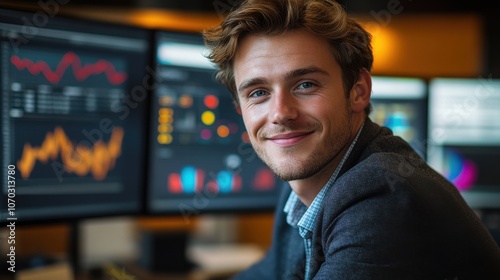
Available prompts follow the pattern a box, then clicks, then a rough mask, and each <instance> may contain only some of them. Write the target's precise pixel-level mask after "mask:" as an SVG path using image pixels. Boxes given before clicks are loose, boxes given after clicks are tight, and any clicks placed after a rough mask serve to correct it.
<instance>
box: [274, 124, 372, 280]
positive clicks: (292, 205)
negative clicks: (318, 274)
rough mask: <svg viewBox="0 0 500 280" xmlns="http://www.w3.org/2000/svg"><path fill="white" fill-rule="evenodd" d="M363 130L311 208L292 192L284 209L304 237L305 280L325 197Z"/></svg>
mask: <svg viewBox="0 0 500 280" xmlns="http://www.w3.org/2000/svg"><path fill="white" fill-rule="evenodd" d="M362 129H363V126H361V128H360V129H359V131H358V133H357V134H356V137H355V138H354V140H353V141H352V143H351V145H350V146H349V149H347V152H346V153H345V155H344V156H343V157H342V160H341V161H340V163H339V165H338V166H337V168H336V169H335V172H333V174H332V176H331V177H330V179H329V180H328V182H327V183H326V184H325V185H324V186H323V188H321V190H320V191H319V193H318V194H317V195H316V197H315V198H314V200H313V202H312V203H311V205H310V206H309V207H306V206H305V205H304V203H302V201H301V200H300V199H299V197H298V196H297V194H295V192H293V191H292V192H291V193H290V196H289V197H288V200H287V202H286V204H285V207H284V209H283V211H284V212H285V213H287V217H286V221H287V223H288V224H289V225H290V226H292V227H294V228H298V229H299V234H300V236H302V238H303V239H304V245H305V250H306V267H305V272H304V279H305V280H309V279H311V275H310V267H311V253H312V231H313V228H314V224H315V222H316V216H317V215H318V212H319V209H320V208H321V205H322V204H323V199H324V197H325V194H326V191H327V190H328V189H329V188H330V187H331V186H332V185H333V183H334V182H335V180H336V179H337V176H338V174H339V172H340V170H341V169H342V166H343V165H344V162H345V161H346V159H347V157H349V155H350V154H351V151H352V149H353V147H354V145H355V144H356V142H357V141H358V138H359V135H360V134H361V130H362Z"/></svg>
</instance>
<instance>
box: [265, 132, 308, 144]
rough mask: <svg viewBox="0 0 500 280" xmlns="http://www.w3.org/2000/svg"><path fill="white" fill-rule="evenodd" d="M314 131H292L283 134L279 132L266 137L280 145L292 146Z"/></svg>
mask: <svg viewBox="0 0 500 280" xmlns="http://www.w3.org/2000/svg"><path fill="white" fill-rule="evenodd" d="M311 133H312V132H310V131H306V132H290V133H283V134H277V135H275V136H272V137H267V138H266V139H267V140H269V141H271V142H273V143H274V144H276V145H278V146H283V147H286V146H292V145H295V144H297V143H298V142H300V141H301V140H302V139H304V138H306V137H307V136H308V135H310V134H311Z"/></svg>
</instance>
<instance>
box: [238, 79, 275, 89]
mask: <svg viewBox="0 0 500 280" xmlns="http://www.w3.org/2000/svg"><path fill="white" fill-rule="evenodd" d="M265 83H268V81H267V79H265V78H253V79H249V80H246V81H243V82H242V83H241V84H240V86H239V87H238V92H242V91H244V90H245V89H247V88H249V87H252V86H254V85H258V84H265Z"/></svg>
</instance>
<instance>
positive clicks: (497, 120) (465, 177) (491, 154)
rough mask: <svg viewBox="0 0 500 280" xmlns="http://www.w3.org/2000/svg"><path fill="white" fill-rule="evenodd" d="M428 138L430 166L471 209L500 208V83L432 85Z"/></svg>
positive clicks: (476, 81) (442, 80)
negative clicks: (458, 191)
mask: <svg viewBox="0 0 500 280" xmlns="http://www.w3.org/2000/svg"><path fill="white" fill-rule="evenodd" d="M428 133H429V137H430V138H429V139H430V141H429V145H428V161H429V163H430V165H431V166H433V167H434V168H435V169H436V170H437V171H439V172H440V173H441V174H442V175H444V176H445V177H446V178H447V179H448V180H450V181H451V182H452V183H453V184H454V185H455V186H456V187H457V188H458V189H459V190H460V192H461V194H462V195H463V197H464V198H465V200H466V201H467V202H468V204H469V205H470V206H471V207H473V208H478V209H488V208H490V209H495V208H496V209H498V208H500V175H499V174H500V163H499V159H500V80H495V79H491V78H477V79H473V78H470V79H460V78H436V79H433V80H431V82H430V87H429V132H428Z"/></svg>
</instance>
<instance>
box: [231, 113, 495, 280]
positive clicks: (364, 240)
mask: <svg viewBox="0 0 500 280" xmlns="http://www.w3.org/2000/svg"><path fill="white" fill-rule="evenodd" d="M289 193H290V187H289V186H288V185H287V186H286V187H284V190H283V192H282V195H281V198H280V200H279V203H278V205H277V208H276V214H275V225H274V230H273V243H272V245H271V248H270V249H269V251H268V252H267V254H266V256H265V257H264V258H263V259H262V260H261V261H260V262H258V263H257V264H255V265H253V266H252V267H251V268H249V269H248V270H246V271H244V272H242V273H240V274H238V275H237V276H236V277H235V279H238V280H244V279H252V280H253V279H287V280H288V279H304V268H305V253H304V244H303V240H302V238H301V237H300V235H299V234H298V230H297V229H295V228H292V227H290V226H289V225H288V224H287V223H286V215H285V214H284V213H283V206H284V203H285V202H286V200H287V198H288V195H289ZM312 242H313V251H312V259H311V272H312V276H313V277H312V279H426V280H428V279H439V280H445V279H449V280H452V279H453V280H455V279H456V280H464V279H500V250H499V247H498V245H497V244H496V243H495V241H494V240H493V239H492V237H491V235H490V234H489V233H488V231H487V229H486V228H485V227H484V226H483V224H482V223H481V221H480V220H479V219H478V217H477V215H476V214H475V213H474V212H473V211H472V209H470V208H469V207H468V206H467V204H466V203H465V201H464V200H463V199H462V197H461V195H460V194H459V192H458V191H457V190H456V188H455V187H454V186H453V185H452V184H450V183H449V182H448V181H447V180H445V179H444V178H443V177H442V176H440V175H439V174H438V173H436V172H435V171H434V170H433V169H432V168H430V167H429V166H428V165H427V164H426V163H425V162H424V161H423V160H422V159H421V158H420V157H419V156H418V155H417V154H416V153H415V152H414V151H413V150H412V148H411V147H410V146H409V145H408V144H407V143H406V142H404V141H403V140H402V139H401V138H399V137H396V136H393V135H392V133H391V131H390V130H389V129H387V128H383V127H382V128H381V127H379V126H378V125H376V124H374V123H373V122H371V121H370V120H369V119H367V120H366V123H365V125H364V128H363V131H362V132H361V135H360V137H359V139H358V142H357V143H356V145H355V147H354V149H353V150H352V152H351V155H350V156H349V158H348V159H347V161H346V163H345V164H344V167H343V168H342V170H341V173H340V174H339V177H338V179H337V181H336V182H335V183H334V185H333V187H332V188H330V189H329V190H328V192H327V194H326V197H325V200H324V204H323V206H322V208H321V210H320V213H319V215H318V220H317V222H316V225H315V228H314V232H313V239H312Z"/></svg>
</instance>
